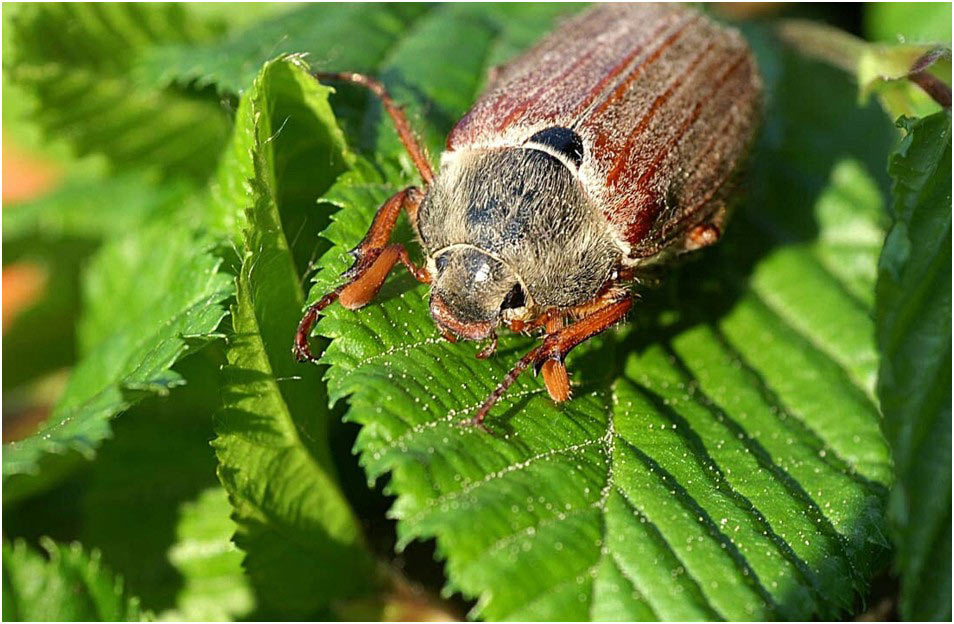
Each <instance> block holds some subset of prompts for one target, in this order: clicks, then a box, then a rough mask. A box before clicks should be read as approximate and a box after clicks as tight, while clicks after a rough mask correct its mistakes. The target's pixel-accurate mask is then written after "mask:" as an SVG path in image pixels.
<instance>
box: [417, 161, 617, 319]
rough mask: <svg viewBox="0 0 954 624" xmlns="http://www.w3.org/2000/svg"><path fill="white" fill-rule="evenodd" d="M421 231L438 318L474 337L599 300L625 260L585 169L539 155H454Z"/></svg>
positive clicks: (422, 216)
mask: <svg viewBox="0 0 954 624" xmlns="http://www.w3.org/2000/svg"><path fill="white" fill-rule="evenodd" d="M417 226H418V231H419V233H420V235H421V239H422V244H423V246H424V250H425V253H426V254H427V257H428V270H429V271H430V273H431V276H432V278H433V282H432V284H433V286H432V293H431V312H432V314H433V315H434V318H435V320H437V321H438V323H439V324H441V325H442V326H443V327H444V328H446V329H450V330H452V331H454V332H455V333H457V334H458V335H461V336H462V337H465V338H481V337H484V336H487V335H489V334H490V333H491V332H492V331H493V328H494V327H496V326H497V325H499V324H500V323H502V322H505V321H509V320H514V319H517V318H520V319H526V318H530V317H534V316H536V315H538V314H540V313H541V312H542V311H544V310H548V309H552V308H560V309H565V308H571V307H573V306H576V305H579V304H582V303H584V302H586V301H589V300H590V299H592V298H593V297H594V296H595V295H596V294H597V293H598V292H599V290H600V289H601V288H602V287H603V285H604V284H605V282H606V280H607V279H608V278H609V276H610V274H611V272H612V270H613V269H614V267H615V266H616V264H617V263H618V262H619V259H620V251H619V249H618V247H617V246H616V245H615V244H614V242H613V239H612V237H611V236H610V233H609V230H608V226H607V224H606V222H605V220H604V219H603V217H602V215H601V213H600V211H599V210H597V209H596V208H595V207H594V206H593V205H592V203H591V202H590V200H589V199H588V197H587V196H586V193H585V191H584V189H583V187H582V185H581V184H580V183H579V181H578V180H577V178H576V173H575V171H573V170H572V169H571V168H570V167H568V166H567V164H566V163H565V162H562V161H561V160H558V159H557V158H554V157H553V156H552V155H551V154H548V153H546V152H544V151H541V150H537V149H532V148H508V149H497V150H481V151H477V150H474V151H469V152H466V151H463V152H454V153H452V154H446V155H445V159H444V160H443V162H442V167H441V171H440V173H439V175H438V176H437V179H436V180H435V181H434V184H433V185H432V186H431V187H430V189H429V190H428V193H427V197H426V198H425V199H424V202H423V203H422V205H421V208H420V211H419V212H418V219H417Z"/></svg>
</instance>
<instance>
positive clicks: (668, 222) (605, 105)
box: [293, 4, 761, 425]
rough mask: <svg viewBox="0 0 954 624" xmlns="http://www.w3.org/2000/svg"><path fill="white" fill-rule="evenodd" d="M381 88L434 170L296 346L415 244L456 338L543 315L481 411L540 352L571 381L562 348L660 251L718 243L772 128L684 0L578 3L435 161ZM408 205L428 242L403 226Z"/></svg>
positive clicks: (363, 247)
mask: <svg viewBox="0 0 954 624" xmlns="http://www.w3.org/2000/svg"><path fill="white" fill-rule="evenodd" d="M316 76H317V77H318V78H319V79H332V80H343V81H348V82H351V83H356V84H359V85H363V86H365V87H367V88H368V89H370V90H371V91H372V92H373V93H374V94H375V95H377V96H378V97H379V98H380V100H381V101H382V103H383V105H384V108H385V109H386V111H387V112H388V113H389V115H390V117H391V118H392V120H393V121H394V123H395V126H396V128H397V131H398V135H399V136H400V139H401V141H402V143H403V144H404V146H405V148H406V149H407V151H408V153H409V154H410V156H411V159H412V160H413V162H414V164H415V165H416V167H417V169H418V170H419V171H420V174H421V178H422V179H423V181H424V184H425V185H426V189H425V190H424V191H421V190H418V189H417V188H413V187H411V188H407V189H405V190H403V191H401V192H399V193H397V194H396V195H394V196H393V197H392V198H391V199H389V200H388V201H387V202H386V203H385V204H384V205H383V206H382V207H381V208H380V209H379V210H378V212H377V214H376V216H375V217H374V220H373V222H372V224H371V228H370V229H369V230H368V233H367V234H366V235H365V237H364V240H362V241H361V243H360V244H359V245H358V246H357V247H356V248H355V249H354V250H353V251H352V255H353V256H354V258H355V262H354V265H353V266H352V267H351V269H349V270H348V271H347V272H346V273H345V274H344V277H345V279H346V280H347V281H346V282H345V283H344V284H343V285H341V286H339V287H338V288H336V289H335V290H333V291H332V292H330V293H328V294H326V295H325V296H324V297H322V298H321V299H319V300H318V301H317V302H316V303H315V304H313V305H312V306H311V307H309V308H308V310H307V312H306V314H305V316H304V318H303V319H302V321H301V324H300V325H299V327H298V332H297V334H296V336H295V344H294V347H293V352H294V354H295V355H296V356H297V357H298V359H299V360H307V359H312V356H311V353H310V351H309V347H308V336H309V333H310V331H311V328H312V326H313V325H314V323H315V321H316V320H317V317H318V314H319V312H320V311H321V310H322V309H323V308H325V307H326V306H328V305H330V304H331V303H332V302H334V301H335V300H336V299H337V300H338V301H340V302H341V304H342V305H343V306H345V307H346V308H349V309H355V308H359V307H361V306H364V305H365V304H367V303H368V302H370V301H371V299H372V298H373V297H374V296H375V294H376V293H377V291H378V289H379V288H380V287H381V285H382V284H383V283H384V280H385V278H386V277H387V275H388V273H389V271H390V270H391V268H392V267H393V266H394V265H395V264H396V263H397V262H398V261H400V262H401V263H402V264H404V266H406V267H407V268H408V270H409V271H410V272H411V274H412V275H413V276H414V277H415V278H417V279H418V280H419V281H421V282H425V283H429V284H431V298H430V312H431V316H432V317H433V318H434V321H435V322H436V324H437V326H438V328H439V329H440V331H441V332H442V333H443V335H444V336H445V337H446V338H447V339H449V340H451V341H454V340H456V339H457V338H463V339H467V340H483V339H489V340H490V343H489V344H488V346H487V347H486V348H485V349H483V350H482V351H481V352H480V353H478V357H481V358H485V357H488V356H489V355H490V354H492V353H493V352H494V350H495V349H496V344H497V335H496V331H497V329H498V328H499V327H501V326H505V327H507V328H509V329H510V330H512V331H542V332H543V341H542V344H540V345H539V346H537V347H536V348H534V349H532V350H531V351H530V352H529V353H527V354H526V355H525V356H524V357H523V358H521V359H520V360H519V361H518V362H517V363H516V364H515V365H514V367H513V369H512V370H511V371H510V373H508V374H507V376H506V377H505V378H504V379H503V380H502V381H501V383H500V385H498V386H497V388H496V389H495V390H494V391H493V392H492V393H491V394H490V396H488V397H487V399H486V400H485V401H484V403H483V405H481V407H480V408H479V409H478V410H477V411H476V412H475V415H474V417H473V419H472V422H473V423H475V424H478V425H479V424H481V423H482V422H483V420H484V417H485V416H486V415H487V412H488V411H489V410H490V408H491V407H492V406H493V405H494V404H495V403H496V401H497V400H498V399H499V398H500V397H501V396H502V395H503V394H504V392H505V391H506V390H507V388H508V387H509V386H510V385H511V384H512V383H513V382H514V381H515V380H516V379H517V377H518V376H519V375H520V374H521V373H522V372H523V371H524V370H525V369H527V368H528V367H530V366H531V365H532V366H533V368H534V371H535V372H539V371H540V370H542V371H543V378H544V381H545V383H546V387H547V390H548V392H549V394H550V396H551V397H552V398H553V400H554V401H558V402H559V401H564V400H566V399H568V398H569V397H570V383H569V378H568V376H567V371H566V368H565V367H564V364H563V362H564V358H565V357H566V355H567V353H568V352H569V351H570V350H571V349H572V348H573V347H575V346H576V345H578V344H580V343H581V342H583V341H585V340H587V339H588V338H590V337H592V336H594V335H596V334H598V333H600V332H602V331H604V330H606V329H607V328H609V327H611V326H612V325H613V324H614V323H616V322H618V321H620V320H622V319H623V318H624V316H625V315H626V313H627V312H629V310H630V308H631V307H632V305H633V295H632V293H631V292H630V288H629V286H630V284H631V283H632V282H633V281H634V280H636V279H638V278H639V275H640V273H641V272H642V271H645V270H646V268H647V267H650V266H653V265H658V264H659V263H660V262H663V261H665V260H667V259H669V258H671V257H673V256H675V255H678V254H681V253H684V252H687V251H691V250H694V249H698V248H700V247H704V246H706V245H710V244H712V243H714V242H716V241H717V240H718V239H719V237H720V233H721V231H722V226H723V223H724V221H725V218H726V209H727V202H728V199H729V194H730V191H731V186H732V180H733V178H734V177H735V174H736V173H737V171H738V169H739V167H740V165H741V163H742V161H743V160H744V157H745V154H746V152H747V151H748V146H749V144H750V143H751V140H752V138H753V135H754V133H755V130H756V127H757V119H758V116H759V109H760V100H761V82H760V79H759V76H758V72H757V69H756V66H755V61H754V59H753V57H752V54H751V52H750V51H749V49H748V47H747V45H746V43H745V41H744V40H743V39H742V37H741V36H740V35H739V33H737V32H736V31H735V30H733V29H731V28H727V27H725V26H721V25H718V24H716V23H714V22H713V21H712V20H710V19H708V18H707V17H706V16H704V15H702V14H701V13H699V12H697V11H695V10H693V9H690V8H687V7H684V6H678V5H653V4H639V5H623V4H606V5H599V6H596V7H593V8H591V9H589V10H588V11H586V12H585V13H583V14H581V15H579V16H577V17H575V18H573V19H570V20H568V21H567V22H566V23H565V24H564V25H563V26H562V27H560V28H559V29H558V30H556V31H554V32H553V33H552V34H550V35H549V36H547V37H546V38H544V39H543V40H542V41H540V42H539V43H538V44H537V45H536V46H535V47H534V48H532V49H531V50H530V51H529V52H527V53H526V54H524V55H523V56H521V57H519V58H517V59H516V60H514V61H511V62H510V63H508V64H506V65H504V66H503V67H500V68H496V69H495V70H494V71H493V72H492V74H491V77H490V86H489V87H488V89H487V90H486V91H485V93H484V94H483V95H482V96H481V97H480V98H479V99H478V101H477V102H476V104H474V106H473V108H472V109H471V110H470V112H468V113H467V114H466V115H465V116H464V117H463V118H462V119H461V120H460V121H459V122H458V123H457V124H456V125H455V126H454V128H453V130H452V131H451V133H450V135H449V136H448V138H447V148H446V150H445V151H444V153H443V155H442V156H441V160H440V171H439V173H438V174H437V175H436V176H435V174H434V173H433V171H432V170H431V166H430V163H429V161H428V159H427V157H426V156H425V153H424V150H423V149H422V148H421V147H420V146H419V144H418V143H417V141H416V140H415V138H414V135H413V134H412V132H411V129H410V126H409V124H408V122H407V120H406V118H405V117H404V115H403V113H402V112H401V110H400V109H399V108H398V107H397V106H396V105H395V103H394V101H393V100H392V99H391V97H390V96H389V95H388V93H387V91H386V90H385V88H384V87H383V86H382V85H381V84H380V83H378V82H377V81H375V80H373V79H371V78H369V77H367V76H363V75H360V74H354V73H335V74H329V73H319V74H316ZM401 210H406V211H407V214H408V216H409V217H410V221H411V223H412V225H413V227H414V230H415V232H416V234H417V237H418V240H419V242H420V244H421V247H422V248H423V251H424V253H425V256H426V262H425V266H423V267H420V266H417V265H415V264H414V263H413V262H412V261H411V260H410V258H409V257H408V254H407V251H406V250H405V248H404V247H403V246H402V245H400V244H397V243H390V242H389V240H390V236H391V231H392V230H393V228H394V225H395V223H396V221H397V218H398V215H399V213H400V211H401Z"/></svg>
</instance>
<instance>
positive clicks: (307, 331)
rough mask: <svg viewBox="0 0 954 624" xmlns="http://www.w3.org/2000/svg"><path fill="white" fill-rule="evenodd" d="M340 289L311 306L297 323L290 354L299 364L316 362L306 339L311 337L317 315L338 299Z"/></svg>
mask: <svg viewBox="0 0 954 624" xmlns="http://www.w3.org/2000/svg"><path fill="white" fill-rule="evenodd" d="M340 293H341V288H336V289H335V290H333V291H331V292H330V293H328V294H327V295H325V296H324V297H322V298H321V299H319V300H318V301H316V302H315V303H313V304H312V305H310V306H309V307H308V310H307V311H305V315H304V316H303V317H302V319H301V322H300V323H298V330H297V331H295V343H294V344H293V345H292V354H294V356H295V359H297V360H298V361H299V362H315V361H317V360H318V358H316V357H315V356H314V355H312V353H311V347H310V346H309V344H308V337H309V336H310V335H311V329H312V328H313V327H314V326H315V323H316V322H317V321H318V314H320V313H321V311H322V310H324V309H325V308H327V307H328V306H330V305H331V304H332V303H334V302H335V300H336V299H337V298H338V295H339V294H340Z"/></svg>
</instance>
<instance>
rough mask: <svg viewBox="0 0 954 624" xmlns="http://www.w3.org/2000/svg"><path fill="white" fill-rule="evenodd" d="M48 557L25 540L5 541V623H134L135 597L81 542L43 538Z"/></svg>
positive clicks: (136, 616) (140, 616)
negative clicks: (129, 593)
mask: <svg viewBox="0 0 954 624" xmlns="http://www.w3.org/2000/svg"><path fill="white" fill-rule="evenodd" d="M41 544H42V546H43V549H44V550H45V551H46V557H44V555H42V554H40V553H38V552H36V551H35V550H33V548H31V547H30V546H28V545H27V544H26V543H25V542H23V541H21V540H17V541H16V542H14V543H13V544H7V543H6V542H4V544H3V619H4V620H7V621H16V620H21V621H36V622H42V621H47V622H70V621H73V622H79V621H138V620H140V619H144V618H143V614H142V613H141V612H140V610H139V601H138V600H137V599H136V598H134V597H130V596H129V595H128V594H127V593H126V591H125V590H124V588H123V582H122V579H121V578H120V577H117V576H116V575H114V574H113V573H112V572H110V571H109V570H108V569H107V568H106V567H104V566H103V564H102V557H101V556H100V555H99V553H98V552H95V551H94V552H93V553H91V554H87V553H86V552H84V551H83V549H82V548H81V547H80V545H79V544H75V543H74V544H71V545H70V546H63V545H60V544H57V543H55V542H53V541H52V540H50V539H44V540H41Z"/></svg>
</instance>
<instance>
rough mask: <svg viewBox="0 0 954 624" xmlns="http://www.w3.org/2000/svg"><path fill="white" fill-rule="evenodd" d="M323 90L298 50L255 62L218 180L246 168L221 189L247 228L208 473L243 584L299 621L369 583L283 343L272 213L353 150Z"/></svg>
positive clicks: (288, 252)
mask: <svg viewBox="0 0 954 624" xmlns="http://www.w3.org/2000/svg"><path fill="white" fill-rule="evenodd" d="M327 98H328V89H326V88H324V87H322V86H320V85H319V84H318V83H317V82H316V81H315V80H314V79H313V78H312V77H311V76H310V75H309V73H308V71H307V67H305V66H304V65H303V63H302V62H301V61H300V60H299V59H297V58H290V59H284V60H277V61H274V62H270V63H268V64H266V65H265V67H264V68H263V69H262V71H261V73H260V75H259V77H258V78H257V79H256V81H255V83H254V84H253V86H252V88H251V89H250V90H249V92H248V93H247V94H246V96H245V97H244V98H243V100H242V103H241V105H240V107H239V112H238V116H237V121H236V130H235V136H234V138H233V145H232V146H230V148H229V149H230V152H231V154H232V157H229V158H227V159H226V160H225V163H224V166H226V167H231V168H235V171H233V172H231V174H227V175H225V176H224V177H225V178H228V177H230V176H231V177H233V178H234V176H235V175H237V174H239V173H241V172H248V175H249V176H250V177H249V178H248V179H246V180H242V181H241V183H239V182H238V181H236V182H235V183H234V184H226V185H223V186H222V187H221V189H220V201H224V200H227V199H230V200H231V201H232V202H233V204H232V206H233V210H238V211H239V215H238V216H235V217H234V218H231V219H229V222H231V223H233V224H237V227H239V228H243V227H244V233H243V234H241V239H242V250H243V251H242V253H243V258H242V267H241V272H240V274H239V276H238V279H237V280H236V287H237V294H236V303H235V306H234V307H233V309H232V335H231V336H230V338H229V344H228V351H227V354H228V360H229V366H228V368H227V369H226V371H225V375H226V388H225V407H224V409H223V410H222V411H221V412H220V413H219V414H218V415H217V417H216V425H215V429H216V433H217V434H218V437H217V438H216V440H215V442H214V443H213V444H214V447H215V451H216V455H217V456H218V459H219V477H220V479H221V480H222V483H223V484H224V485H225V487H226V489H227V490H228V492H229V495H230V500H231V502H232V505H233V507H234V508H235V513H234V519H235V521H236V523H237V525H238V531H237V534H236V537H235V540H236V543H237V544H238V545H239V547H240V548H241V549H242V550H243V551H245V553H246V558H245V562H244V565H245V568H246V570H247V571H248V574H249V575H250V577H251V581H252V584H253V585H254V587H255V589H256V591H257V592H258V593H259V595H260V596H261V597H262V600H263V601H264V602H265V603H266V605H267V606H268V607H269V608H270V609H272V610H274V611H276V612H278V613H280V614H283V615H284V616H286V617H299V618H300V617H305V616H308V615H314V614H315V613H319V612H322V611H323V610H327V609H328V608H329V606H330V604H331V602H332V601H333V600H340V599H346V598H349V597H355V596H357V595H361V594H363V593H365V592H367V591H368V590H369V589H370V588H371V587H372V586H373V585H374V583H375V578H376V577H375V575H374V568H373V564H372V561H371V557H370V555H369V553H368V552H367V550H366V549H365V546H364V544H363V539H362V536H361V533H360V528H359V526H358V523H357V520H356V518H355V517H354V515H353V513H352V511H351V508H350V506H349V505H348V502H347V500H346V499H345V498H344V495H343V493H342V492H341V490H340V489H339V486H338V484H337V481H336V474H335V468H334V466H333V464H332V462H331V453H330V449H329V448H328V431H327V428H328V408H327V406H326V403H327V401H326V399H325V397H324V396H323V394H324V393H323V389H322V387H321V384H320V377H319V375H318V371H317V370H316V369H314V368H313V367H303V366H300V365H299V364H298V363H297V362H295V360H294V358H293V357H292V356H291V352H290V349H291V344H292V338H293V336H294V333H295V328H296V326H297V324H298V318H299V311H300V310H301V306H302V302H303V299H304V294H303V292H302V286H301V281H300V278H299V276H298V272H297V270H296V266H295V258H294V256H293V253H292V249H291V244H290V241H289V240H288V239H287V238H286V231H283V229H282V225H283V220H285V219H287V218H289V217H290V215H288V214H280V211H282V209H288V211H289V212H292V213H293V212H294V206H287V205H285V202H284V200H286V199H287V198H288V195H286V194H285V192H286V191H287V190H288V189H289V188H292V189H296V188H298V187H297V186H296V176H299V175H309V178H310V179H311V180H313V181H315V182H317V184H315V185H314V186H313V187H312V188H311V192H312V193H313V195H312V201H311V202H310V207H311V212H312V213H314V198H315V197H317V194H318V193H321V192H322V190H323V188H326V187H327V185H328V184H330V181H331V180H333V179H334V176H335V175H336V174H337V172H339V171H341V170H342V169H343V168H344V167H345V166H346V164H347V163H349V162H350V160H351V158H352V157H351V156H350V153H348V152H347V151H346V148H345V145H344V139H343V137H342V136H341V132H340V131H339V130H338V129H337V126H336V125H335V123H334V116H333V114H332V112H331V109H330V107H329V106H328V99H327ZM290 117H291V118H292V120H291V121H290V124H291V125H290V126H284V125H283V124H284V122H285V121H286V120H287V119H289V118H290ZM302 128H308V129H309V130H312V131H313V132H308V133H303V132H301V129H302ZM283 148H290V149H291V154H299V155H301V154H302V153H305V154H309V155H310V156H312V157H313V158H314V160H312V162H314V163H315V167H316V170H315V171H312V172H307V173H306V172H305V171H304V170H301V169H288V168H285V167H283V166H282V163H283V162H286V161H285V160H284V159H285V158H288V156H289V154H290V153H289V152H287V151H284V149H283ZM243 159H244V160H243ZM315 174H317V176H318V177H316V175H315ZM221 178H222V176H220V179H221ZM322 179H324V180H326V182H325V186H324V187H322V186H321V183H320V180H322ZM295 195H296V194H295V193H294V192H293V193H291V196H292V197H294V196H295ZM246 210H247V212H246ZM243 212H244V214H242V213H243ZM312 216H314V215H313V214H312ZM240 232H241V230H240Z"/></svg>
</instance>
